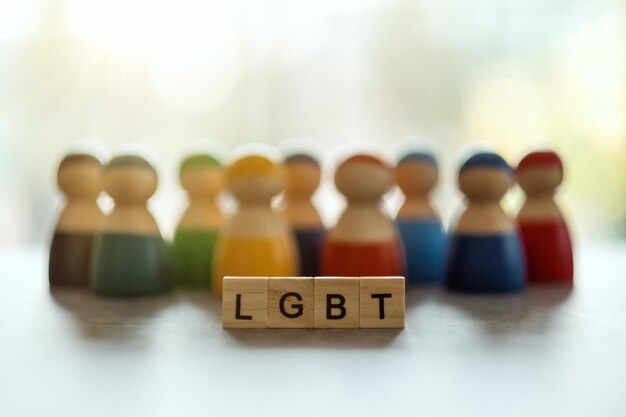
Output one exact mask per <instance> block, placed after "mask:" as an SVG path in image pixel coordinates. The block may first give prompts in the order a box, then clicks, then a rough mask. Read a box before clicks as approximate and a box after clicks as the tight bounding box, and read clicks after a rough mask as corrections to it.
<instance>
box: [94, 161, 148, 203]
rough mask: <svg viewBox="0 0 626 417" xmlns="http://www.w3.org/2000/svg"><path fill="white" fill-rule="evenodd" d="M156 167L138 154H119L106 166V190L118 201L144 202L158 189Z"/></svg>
mask: <svg viewBox="0 0 626 417" xmlns="http://www.w3.org/2000/svg"><path fill="white" fill-rule="evenodd" d="M157 184H158V179H157V173H156V170H155V169H154V167H153V166H152V165H151V164H150V163H149V162H148V161H147V160H146V159H144V158H142V157H141V156H138V155H131V154H125V155H119V156H116V157H115V158H113V159H111V161H110V162H109V163H108V164H107V165H106V166H105V168H104V190H105V191H106V192H107V193H108V194H109V195H110V196H111V197H112V198H113V199H114V200H115V202H116V203H125V204H144V203H145V202H146V201H148V199H150V197H152V195H153V194H154V192H155V191H156V189H157Z"/></svg>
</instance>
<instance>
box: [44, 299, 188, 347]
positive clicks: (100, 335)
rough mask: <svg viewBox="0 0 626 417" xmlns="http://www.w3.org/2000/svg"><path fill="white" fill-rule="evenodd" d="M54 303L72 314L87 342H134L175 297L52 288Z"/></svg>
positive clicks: (174, 300) (175, 300)
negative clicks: (103, 294)
mask: <svg viewBox="0 0 626 417" xmlns="http://www.w3.org/2000/svg"><path fill="white" fill-rule="evenodd" d="M50 294H51V295H52V299H53V300H54V302H55V304H56V305H58V306H59V307H61V308H62V309H63V310H65V311H67V312H69V313H71V314H72V316H73V317H74V318H75V319H76V322H77V323H78V325H79V327H80V330H81V334H82V335H83V336H85V337H86V338H88V339H103V340H115V341H119V340H125V339H136V338H137V336H141V331H142V330H143V329H144V328H145V326H146V325H148V324H149V323H150V322H151V321H152V320H154V319H155V316H156V315H157V313H158V312H159V311H161V310H163V309H165V308H167V307H169V306H170V305H172V304H173V303H175V302H177V300H178V295H176V294H175V293H173V294H163V295H156V296H151V297H135V298H112V297H99V296H96V295H95V294H93V293H92V292H91V291H90V290H89V289H87V288H85V289H69V288H68V289H65V288H51V289H50Z"/></svg>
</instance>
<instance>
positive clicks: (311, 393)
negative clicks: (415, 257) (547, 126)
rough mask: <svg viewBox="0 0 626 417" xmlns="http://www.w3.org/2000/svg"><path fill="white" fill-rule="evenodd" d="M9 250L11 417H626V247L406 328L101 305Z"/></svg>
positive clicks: (425, 294)
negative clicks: (257, 322)
mask: <svg viewBox="0 0 626 417" xmlns="http://www.w3.org/2000/svg"><path fill="white" fill-rule="evenodd" d="M46 257H47V254H46V253H45V251H44V250H37V249H29V250H27V249H24V250H18V249H4V250H2V251H0V416H2V417H19V416H107V417H118V416H180V417H182V416H196V415H197V416H263V415H272V416H290V417H298V416H329V415H350V416H353V415H357V414H358V415H361V416H392V415H407V416H408V415H410V416H417V415H421V416H446V415H463V416H585V417H592V416H593V417H596V416H626V246H625V245H617V244H615V245H608V244H607V245H594V246H591V247H589V248H585V249H584V250H582V251H580V252H579V253H578V256H577V264H576V268H577V277H576V278H577V282H576V286H575V288H574V290H573V291H571V292H569V291H567V290H563V289H559V288H552V289H531V290H529V291H527V292H526V293H525V294H523V295H518V296H507V297H493V296H489V297H487V296H461V295H451V294H447V293H445V292H443V291H440V290H436V289H422V290H413V291H410V292H409V294H408V295H407V297H408V299H407V318H406V329H404V330H403V331H384V330H239V331H225V330H223V329H222V327H221V317H220V305H219V303H218V302H217V301H215V300H214V299H212V298H211V297H210V296H209V295H208V294H205V293H194V292H175V293H173V294H171V295H167V296H161V297H157V298H152V299H139V300H115V299H101V298H97V297H95V296H93V295H91V294H90V293H88V292H81V291H54V292H52V293H51V292H50V290H49V288H48V285H47V276H46V267H47V258H46Z"/></svg>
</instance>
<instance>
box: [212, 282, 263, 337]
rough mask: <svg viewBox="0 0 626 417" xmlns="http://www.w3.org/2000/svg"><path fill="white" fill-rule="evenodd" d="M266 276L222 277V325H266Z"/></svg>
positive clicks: (248, 326)
mask: <svg viewBox="0 0 626 417" xmlns="http://www.w3.org/2000/svg"><path fill="white" fill-rule="evenodd" d="M267 288H268V278H267V277H224V287H223V293H222V315H223V316H222V326H223V327H224V328H225V329H234V328H240V329H247V328H264V327H267Z"/></svg>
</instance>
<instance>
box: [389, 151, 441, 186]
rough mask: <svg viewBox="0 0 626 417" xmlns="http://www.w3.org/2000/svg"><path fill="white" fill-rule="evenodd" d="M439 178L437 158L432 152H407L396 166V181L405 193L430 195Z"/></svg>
mask: <svg viewBox="0 0 626 417" xmlns="http://www.w3.org/2000/svg"><path fill="white" fill-rule="evenodd" d="M438 179H439V169H438V165H437V159H435V156H434V155H433V154H432V153H430V152H410V153H407V154H405V155H404V156H403V157H402V158H400V161H399V162H398V166H397V167H396V181H397V182H398V187H400V189H401V190H402V192H403V193H404V195H424V196H425V195H428V194H429V193H430V192H431V191H432V189H433V188H435V185H436V184H437V180H438Z"/></svg>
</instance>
